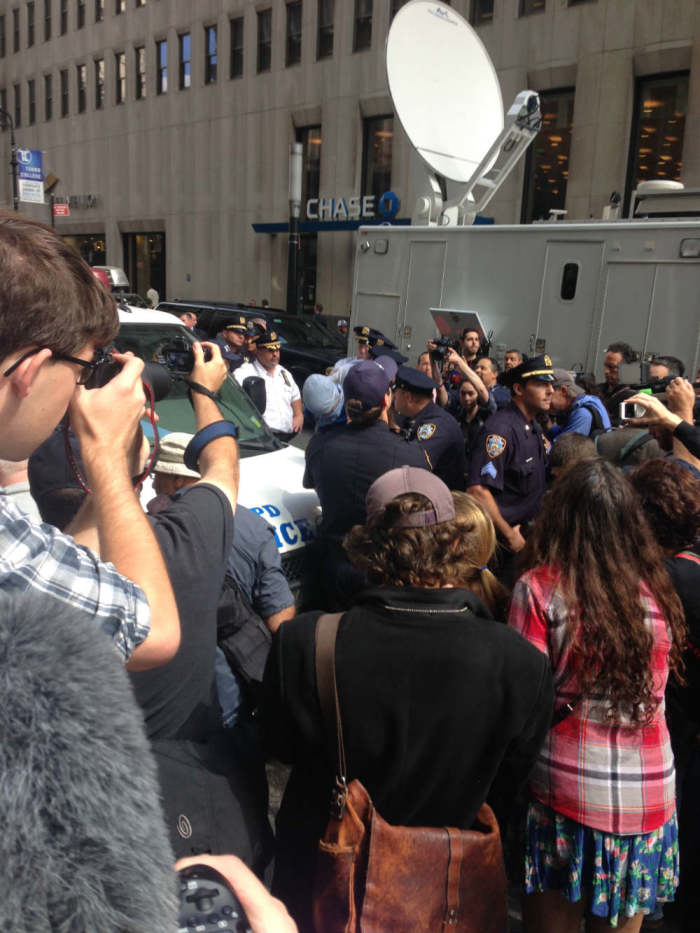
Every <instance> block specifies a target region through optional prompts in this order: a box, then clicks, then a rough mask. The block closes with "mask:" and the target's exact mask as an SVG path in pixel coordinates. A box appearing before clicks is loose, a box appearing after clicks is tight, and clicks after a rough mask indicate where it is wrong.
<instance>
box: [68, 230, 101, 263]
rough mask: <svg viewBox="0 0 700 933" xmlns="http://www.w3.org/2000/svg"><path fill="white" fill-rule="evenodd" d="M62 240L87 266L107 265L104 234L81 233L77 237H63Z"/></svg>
mask: <svg viewBox="0 0 700 933" xmlns="http://www.w3.org/2000/svg"><path fill="white" fill-rule="evenodd" d="M63 239H64V240H65V241H66V243H69V244H70V245H71V246H72V247H73V249H74V250H75V251H76V253H79V254H80V256H82V258H83V259H84V260H85V262H86V263H87V264H88V265H89V266H106V265H107V248H106V245H105V235H104V233H83V234H79V235H77V236H64V237H63Z"/></svg>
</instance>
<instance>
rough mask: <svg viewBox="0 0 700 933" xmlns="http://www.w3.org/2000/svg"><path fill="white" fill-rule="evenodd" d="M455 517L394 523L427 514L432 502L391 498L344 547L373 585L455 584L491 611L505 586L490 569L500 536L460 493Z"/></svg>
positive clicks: (420, 498) (406, 496)
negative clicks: (404, 517) (415, 524)
mask: <svg viewBox="0 0 700 933" xmlns="http://www.w3.org/2000/svg"><path fill="white" fill-rule="evenodd" d="M455 505H456V515H455V517H454V519H452V521H449V522H441V523H440V524H439V525H421V526H420V527H418V528H410V527H409V528H407V527H398V528H397V527H395V526H396V524H397V522H398V521H399V519H400V518H401V516H402V515H408V514H409V513H411V512H424V511H426V510H428V509H430V508H431V507H432V505H431V502H430V500H429V499H427V498H426V497H425V496H423V495H421V494H420V493H414V492H409V493H404V494H403V495H400V496H397V497H396V498H395V499H393V500H392V501H391V502H390V503H389V504H388V505H387V507H386V509H385V510H384V512H383V513H382V515H381V518H380V519H379V523H378V524H374V525H355V527H354V528H352V529H351V530H350V531H349V532H348V534H347V535H346V536H345V541H344V542H343V546H344V548H345V550H346V552H347V555H348V558H349V559H350V561H351V563H352V564H353V566H355V567H357V568H358V569H359V570H362V571H364V573H365V574H366V575H367V578H368V580H369V582H370V583H371V584H373V585H375V586H377V585H379V586H420V587H425V586H428V587H432V586H434V587H440V586H446V585H452V586H456V587H461V588H462V589H468V590H470V591H471V592H473V593H475V594H476V595H477V596H478V597H479V598H480V599H481V600H482V601H483V602H484V603H485V604H486V605H487V606H488V607H489V609H491V610H492V611H495V612H498V610H499V609H500V608H501V605H502V603H503V593H502V588H501V587H500V586H499V584H498V582H497V581H496V579H495V578H494V577H493V575H492V574H491V571H490V570H488V569H483V568H485V567H486V564H487V563H488V562H489V560H490V559H491V557H492V556H493V552H494V549H495V546H496V535H495V532H494V530H493V524H492V523H491V519H490V518H489V517H488V516H487V515H486V514H485V513H484V512H483V510H482V509H481V507H480V506H479V505H478V503H477V502H476V500H474V499H472V498H471V496H467V495H466V494H461V496H460V497H459V501H457V500H456V501H455Z"/></svg>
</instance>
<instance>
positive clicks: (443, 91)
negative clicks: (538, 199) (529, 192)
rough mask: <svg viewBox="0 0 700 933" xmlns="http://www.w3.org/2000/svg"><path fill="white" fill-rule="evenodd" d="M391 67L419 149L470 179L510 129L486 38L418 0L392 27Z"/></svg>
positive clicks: (396, 95) (443, 9)
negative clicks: (496, 143) (486, 45)
mask: <svg viewBox="0 0 700 933" xmlns="http://www.w3.org/2000/svg"><path fill="white" fill-rule="evenodd" d="M386 67H387V77H388V80H389V89H390V91H391V96H392V99H393V101H394V107H395V109H396V114H397V116H398V118H399V120H400V121H401V125H402V126H403V128H404V130H405V132H406V135H407V136H408V138H409V140H410V141H411V143H412V144H413V146H414V147H415V149H416V151H417V152H418V153H419V155H420V156H421V157H422V158H423V160H424V161H425V162H426V163H427V164H428V166H429V167H430V168H431V169H432V170H433V171H434V172H438V173H439V174H440V175H443V176H444V177H445V178H449V179H451V180H453V181H457V182H463V183H466V182H468V181H470V179H471V178H472V175H473V174H474V171H475V170H476V169H477V167H478V166H479V165H480V163H481V162H482V160H483V159H484V157H485V156H486V155H487V153H488V152H489V149H490V148H491V147H492V145H493V143H494V140H496V139H497V138H498V136H499V134H500V133H502V131H503V125H504V120H503V98H502V97H501V88H500V85H499V83H498V76H497V75H496V69H495V68H494V67H493V63H492V62H491V59H490V58H489V55H488V52H487V51H486V49H485V48H484V46H483V44H482V42H481V39H479V37H478V36H477V34H476V33H475V32H474V30H473V29H472V28H471V26H470V25H469V23H468V22H467V21H466V20H465V19H463V18H462V17H461V16H460V15H459V13H456V12H455V11H454V10H453V9H451V8H450V7H448V6H445V5H444V4H442V3H435V2H430V0H413V2H411V3H409V4H407V5H406V6H404V7H402V8H401V9H400V10H399V11H398V13H397V14H396V16H395V17H394V21H393V23H392V24H391V29H390V30H389V36H388V38H387V46H386Z"/></svg>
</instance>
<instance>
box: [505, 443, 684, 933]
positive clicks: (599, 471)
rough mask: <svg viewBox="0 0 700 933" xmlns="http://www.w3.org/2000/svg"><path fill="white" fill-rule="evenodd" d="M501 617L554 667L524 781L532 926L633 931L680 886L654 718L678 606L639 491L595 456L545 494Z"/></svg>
mask: <svg viewBox="0 0 700 933" xmlns="http://www.w3.org/2000/svg"><path fill="white" fill-rule="evenodd" d="M525 561H526V566H529V567H530V568H531V569H530V570H528V572H527V573H525V574H524V575H523V576H522V577H521V578H520V579H519V580H518V582H517V583H516V586H515V589H514V592H513V601H512V604H511V609H510V615H509V623H510V625H511V626H512V627H513V628H514V629H516V630H517V631H518V632H520V633H521V634H522V635H523V636H524V637H525V638H527V639H528V641H530V642H531V643H532V644H533V645H535V646H536V647H538V648H539V649H540V650H541V651H542V652H544V654H546V655H547V656H548V657H549V659H550V663H551V666H552V671H553V674H554V686H555V694H556V699H555V704H554V717H553V720H552V728H551V729H550V731H549V732H548V734H547V737H546V739H545V743H544V746H543V748H542V750H541V752H540V755H539V757H538V760H537V764H536V765H535V769H534V771H533V773H532V775H531V778H530V785H529V788H530V805H529V809H528V815H527V830H526V841H525V893H526V897H525V898H524V916H525V925H526V929H527V931H528V933H553V931H556V933H578V930H579V927H580V922H581V918H582V917H583V916H584V914H585V915H586V929H587V931H589V933H592V931H602V930H606V929H607V930H609V929H610V927H617V929H618V930H620V931H625V933H633V931H638V930H639V929H640V927H641V924H642V919H643V915H644V914H646V913H650V912H652V913H653V911H654V909H655V906H656V903H657V902H665V901H669V900H673V896H674V891H675V888H676V886H677V884H678V843H677V825H676V812H675V809H676V808H675V785H674V763H673V753H672V751H671V743H670V739H669V734H668V729H667V727H666V720H665V716H664V689H665V686H666V680H667V676H668V673H669V670H672V671H679V670H680V667H681V654H682V650H683V644H684V637H685V626H684V621H683V610H682V608H681V605H680V602H679V600H678V597H677V596H676V593H675V592H674V590H673V587H672V586H671V583H670V580H669V578H668V573H667V572H666V569H665V568H664V565H663V560H662V555H661V552H660V550H659V548H658V546H657V544H656V542H655V541H654V538H653V536H652V534H651V532H650V530H649V526H648V524H647V522H646V519H645V517H644V512H643V510H642V508H641V505H640V502H639V500H638V498H637V496H636V495H635V493H634V491H633V489H632V487H631V486H630V484H629V482H628V481H627V480H626V479H625V477H624V476H623V475H622V474H621V473H620V472H619V471H618V470H616V469H615V467H613V466H612V465H611V464H609V463H607V462H605V461H604V460H586V461H582V462H580V463H578V464H576V465H574V466H573V467H572V468H571V470H570V471H569V472H567V473H566V475H565V476H564V477H562V478H561V479H560V480H559V481H558V482H557V483H556V485H555V486H554V487H553V488H552V490H551V492H550V493H549V494H548V496H547V498H546V501H545V504H544V508H543V510H542V513H541V514H540V516H539V517H538V519H537V522H536V523H535V527H534V529H533V533H532V535H531V536H530V539H529V541H528V549H527V552H526V555H525Z"/></svg>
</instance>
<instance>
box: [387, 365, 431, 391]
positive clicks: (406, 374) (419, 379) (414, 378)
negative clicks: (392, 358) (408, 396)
mask: <svg viewBox="0 0 700 933" xmlns="http://www.w3.org/2000/svg"><path fill="white" fill-rule="evenodd" d="M396 388H397V389H406V390H407V391H408V392H416V393H417V394H418V395H432V394H433V389H437V383H436V382H434V381H433V380H432V379H431V378H430V376H426V374H425V373H423V372H421V371H420V369H414V368H413V367H412V366H399V369H398V372H397V374H396Z"/></svg>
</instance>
